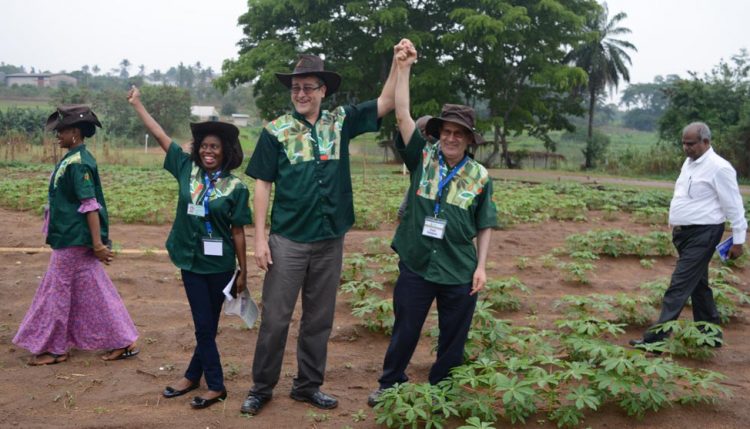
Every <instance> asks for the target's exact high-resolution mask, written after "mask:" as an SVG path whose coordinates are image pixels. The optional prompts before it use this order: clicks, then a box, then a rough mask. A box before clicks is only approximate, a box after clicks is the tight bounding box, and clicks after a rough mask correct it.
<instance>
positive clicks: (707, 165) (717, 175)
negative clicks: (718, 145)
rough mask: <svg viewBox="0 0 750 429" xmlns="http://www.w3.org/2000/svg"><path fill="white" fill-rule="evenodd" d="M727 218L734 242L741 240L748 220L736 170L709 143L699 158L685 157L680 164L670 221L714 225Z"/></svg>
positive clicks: (683, 223) (745, 232)
mask: <svg viewBox="0 0 750 429" xmlns="http://www.w3.org/2000/svg"><path fill="white" fill-rule="evenodd" d="M726 220H728V221H729V222H730V223H731V224H732V239H733V241H734V244H742V243H744V242H745V236H746V234H747V220H746V219H745V209H744V207H743V206H742V195H740V188H739V186H738V185H737V173H736V172H735V171H734V168H733V167H732V165H731V164H730V163H729V162H727V160H725V159H724V158H722V157H720V156H719V155H718V154H716V152H714V149H713V148H712V147H710V146H709V148H708V150H707V151H706V153H704V154H703V155H702V156H701V157H700V158H698V159H696V160H695V161H693V160H692V159H690V158H688V159H686V160H685V162H684V163H683V164H682V170H680V177H678V178H677V182H676V183H675V185H674V196H672V203H671V204H670V206H669V224H670V225H673V226H677V225H717V224H720V223H724V221H726Z"/></svg>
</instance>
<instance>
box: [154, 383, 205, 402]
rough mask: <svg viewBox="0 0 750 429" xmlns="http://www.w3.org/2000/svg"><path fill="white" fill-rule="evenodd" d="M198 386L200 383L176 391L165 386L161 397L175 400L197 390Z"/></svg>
mask: <svg viewBox="0 0 750 429" xmlns="http://www.w3.org/2000/svg"><path fill="white" fill-rule="evenodd" d="M200 385H201V384H200V383H194V384H191V385H190V386H188V387H186V388H185V389H182V390H177V389H175V388H174V387H171V386H167V387H165V388H164V391H163V392H161V396H163V397H165V398H176V397H178V396H182V395H184V394H186V393H188V392H190V391H191V390H195V389H197V388H198V387H200Z"/></svg>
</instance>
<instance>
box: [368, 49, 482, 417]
mask: <svg viewBox="0 0 750 429" xmlns="http://www.w3.org/2000/svg"><path fill="white" fill-rule="evenodd" d="M414 60H416V51H414V50H411V49H409V50H405V51H404V52H403V53H402V54H401V55H399V57H398V60H397V73H396V93H395V99H396V120H397V122H398V124H399V135H398V136H397V138H396V148H397V149H398V150H399V153H400V154H401V157H402V158H403V159H404V162H405V163H406V166H407V167H408V168H409V171H410V172H411V184H410V186H409V201H408V203H407V207H406V210H405V212H404V216H403V218H402V219H401V223H400V224H399V226H398V229H397V230H396V235H395V237H394V239H393V243H392V247H393V249H394V250H395V251H396V253H398V255H399V277H398V280H397V281H396V286H395V288H394V290H393V309H394V313H395V323H394V326H393V335H392V336H391V343H390V345H389V346H388V350H387V351H386V354H385V359H384V362H383V373H382V375H381V376H380V378H379V380H378V382H379V384H380V385H379V387H378V389H376V390H375V391H374V392H372V393H371V394H370V395H369V397H368V399H367V403H368V404H369V405H370V406H374V405H375V404H376V403H377V401H378V400H379V398H380V395H381V394H382V392H383V390H384V389H387V388H389V387H392V386H393V385H395V384H397V383H404V382H406V381H407V380H408V377H407V376H406V372H405V370H406V367H407V366H408V364H409V360H410V359H411V356H412V354H413V353H414V349H415V348H416V346H417V342H418V341H419V335H420V332H421V330H422V325H423V324H424V321H425V318H426V317H427V313H428V312H429V310H430V307H431V306H432V302H433V301H434V300H437V308H438V319H439V322H438V323H439V328H440V335H439V338H438V347H437V360H436V361H435V363H434V365H433V366H432V368H431V370H430V374H429V381H430V383H432V384H436V383H438V382H440V381H441V380H443V379H444V378H446V377H447V376H448V375H449V372H450V370H451V369H452V368H454V367H456V366H458V365H461V364H462V363H463V353H464V343H465V342H466V338H467V336H468V332H469V328H470V326H471V320H472V317H473V314H474V307H475V306H476V302H477V292H479V291H480V290H481V289H482V288H484V286H485V284H486V282H487V275H486V273H485V263H486V260H487V253H488V250H489V244H490V236H491V229H492V228H493V227H495V226H496V225H497V213H496V209H495V206H494V204H493V202H492V180H491V179H490V177H489V174H488V172H487V170H486V169H485V168H484V167H482V166H481V165H480V164H479V163H478V162H476V161H475V160H474V159H472V158H471V157H470V156H469V154H468V147H469V146H470V145H475V144H477V143H478V142H480V141H481V136H480V135H479V133H477V132H476V130H475V128H474V110H473V109H472V108H471V107H469V106H463V105H457V104H446V105H444V106H443V109H442V112H441V113H440V116H439V117H435V118H431V119H430V120H429V121H427V124H426V126H425V131H426V133H427V134H429V135H431V136H433V137H434V138H435V139H437V140H438V141H437V142H436V143H428V142H427V141H426V139H425V137H424V136H423V135H422V133H420V132H419V131H418V130H417V129H416V126H415V123H414V120H413V119H412V118H411V115H410V114H409V73H410V69H411V65H412V63H413V62H414ZM404 142H408V144H407V145H404ZM474 238H476V246H475V244H474V242H473V240H474Z"/></svg>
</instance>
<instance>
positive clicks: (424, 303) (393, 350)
mask: <svg viewBox="0 0 750 429" xmlns="http://www.w3.org/2000/svg"><path fill="white" fill-rule="evenodd" d="M398 266H399V270H400V274H399V276H398V280H397V281H396V287H395V289H394V290H393V310H394V313H395V316H396V321H395V323H394V325H393V335H392V336H391V343H390V344H389V345H388V350H387V351H386V353H385V359H384V361H383V374H382V376H381V377H380V379H378V382H379V383H380V387H382V388H388V387H391V386H393V385H394V384H396V383H404V382H406V381H408V379H409V378H408V377H407V376H406V373H405V371H406V367H407V366H408V365H409V361H410V360H411V357H412V355H413V354H414V349H416V347H417V343H418V342H419V335H420V333H421V331H422V325H424V321H425V319H426V318H427V313H428V312H429V311H430V307H431V306H432V302H433V301H434V300H437V309H438V326H439V327H440V336H439V337H438V349H437V360H436V361H435V363H434V364H433V365H432V368H431V369H430V375H429V380H430V383H432V384H437V383H438V382H439V381H440V380H442V379H444V378H446V377H448V375H449V373H450V370H451V369H452V368H454V367H456V366H459V365H461V364H462V363H463V360H464V356H463V355H464V344H465V343H466V338H467V337H468V335H469V328H471V319H472V318H473V317H474V308H475V307H476V304H477V295H476V294H474V295H469V292H470V291H471V284H470V283H469V284H463V285H441V284H436V283H432V282H428V281H427V280H425V279H424V278H422V277H421V276H419V275H418V274H416V273H414V272H413V271H411V270H409V269H408V268H407V267H406V265H404V264H403V263H399V265H398Z"/></svg>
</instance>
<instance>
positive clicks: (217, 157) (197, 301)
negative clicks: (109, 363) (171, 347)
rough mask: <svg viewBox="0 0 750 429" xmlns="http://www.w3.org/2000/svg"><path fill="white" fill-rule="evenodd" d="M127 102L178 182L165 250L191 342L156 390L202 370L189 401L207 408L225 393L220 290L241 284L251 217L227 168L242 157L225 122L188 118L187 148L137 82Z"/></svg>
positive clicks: (179, 388) (168, 392) (186, 384)
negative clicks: (189, 320)
mask: <svg viewBox="0 0 750 429" xmlns="http://www.w3.org/2000/svg"><path fill="white" fill-rule="evenodd" d="M128 102H130V104H131V105H132V106H133V108H134V109H135V112H136V113H137V114H138V117H139V118H140V119H141V121H143V123H144V125H145V126H146V128H147V129H148V131H149V132H150V133H151V134H152V135H153V136H154V137H155V138H156V140H157V141H158V142H159V145H161V147H162V149H164V151H165V152H166V153H167V155H166V158H165V159H164V168H165V169H166V170H167V171H169V172H170V173H171V174H172V175H173V176H174V177H175V178H176V179H177V182H178V184H179V191H178V193H179V194H178V200H177V211H176V213H175V220H174V223H173V224H172V230H171V231H170V233H169V238H168V239H167V251H168V252H169V257H170V258H171V259H172V262H173V263H174V264H175V265H176V266H177V267H179V268H180V269H181V272H182V281H183V284H184V285H185V292H186V295H187V298H188V302H189V303H190V310H191V312H192V315H193V323H194V324H195V339H196V343H197V344H196V347H195V352H194V353H193V357H192V360H191V361H190V365H189V366H188V368H187V370H186V371H185V375H184V377H183V378H182V379H180V380H179V381H178V382H177V383H175V384H173V385H172V386H167V388H166V389H164V392H163V393H162V395H163V396H164V397H166V398H173V397H177V396H181V395H184V394H185V393H187V392H190V391H191V390H194V389H196V388H198V387H199V385H200V378H201V376H203V377H204V378H205V379H206V384H207V386H208V391H207V392H206V393H205V394H204V395H203V396H196V397H195V398H193V401H192V402H191V403H190V405H191V406H192V407H193V408H206V407H208V406H210V405H212V404H214V403H216V402H218V401H221V400H224V399H226V397H227V392H226V388H225V387H224V376H223V373H222V369H221V361H220V358H219V350H218V348H217V347H216V332H217V328H218V325H219V316H220V314H221V306H222V304H223V302H224V294H223V289H224V287H225V285H227V284H228V283H229V282H230V281H232V279H234V282H235V288H234V292H236V293H239V292H241V291H242V290H244V289H245V287H246V284H247V264H246V246H245V230H244V225H248V224H250V223H251V214H250V207H249V204H248V202H249V199H250V198H249V191H248V189H247V186H246V185H245V184H244V183H242V182H241V181H240V180H239V179H238V178H237V177H235V176H234V175H232V174H231V171H232V170H233V169H235V168H237V167H239V166H240V164H241V163H242V157H243V154H242V148H241V147H240V142H239V130H238V129H237V127H235V126H234V125H231V124H227V123H223V122H201V123H197V124H190V128H191V131H192V134H193V143H192V150H191V153H190V154H186V153H184V152H183V151H182V149H181V148H180V146H178V145H177V144H176V143H174V142H173V141H172V139H171V138H170V137H169V136H168V135H167V134H166V133H165V132H164V130H163V129H162V127H161V126H160V125H159V124H158V123H157V122H156V120H154V118H153V117H152V116H151V115H150V114H149V113H148V111H146V108H145V107H144V106H143V104H142V103H141V100H140V91H139V90H138V88H136V87H133V88H131V89H130V91H129V92H128ZM235 258H236V261H237V264H238V265H239V269H237V264H235ZM235 270H236V273H235Z"/></svg>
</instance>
